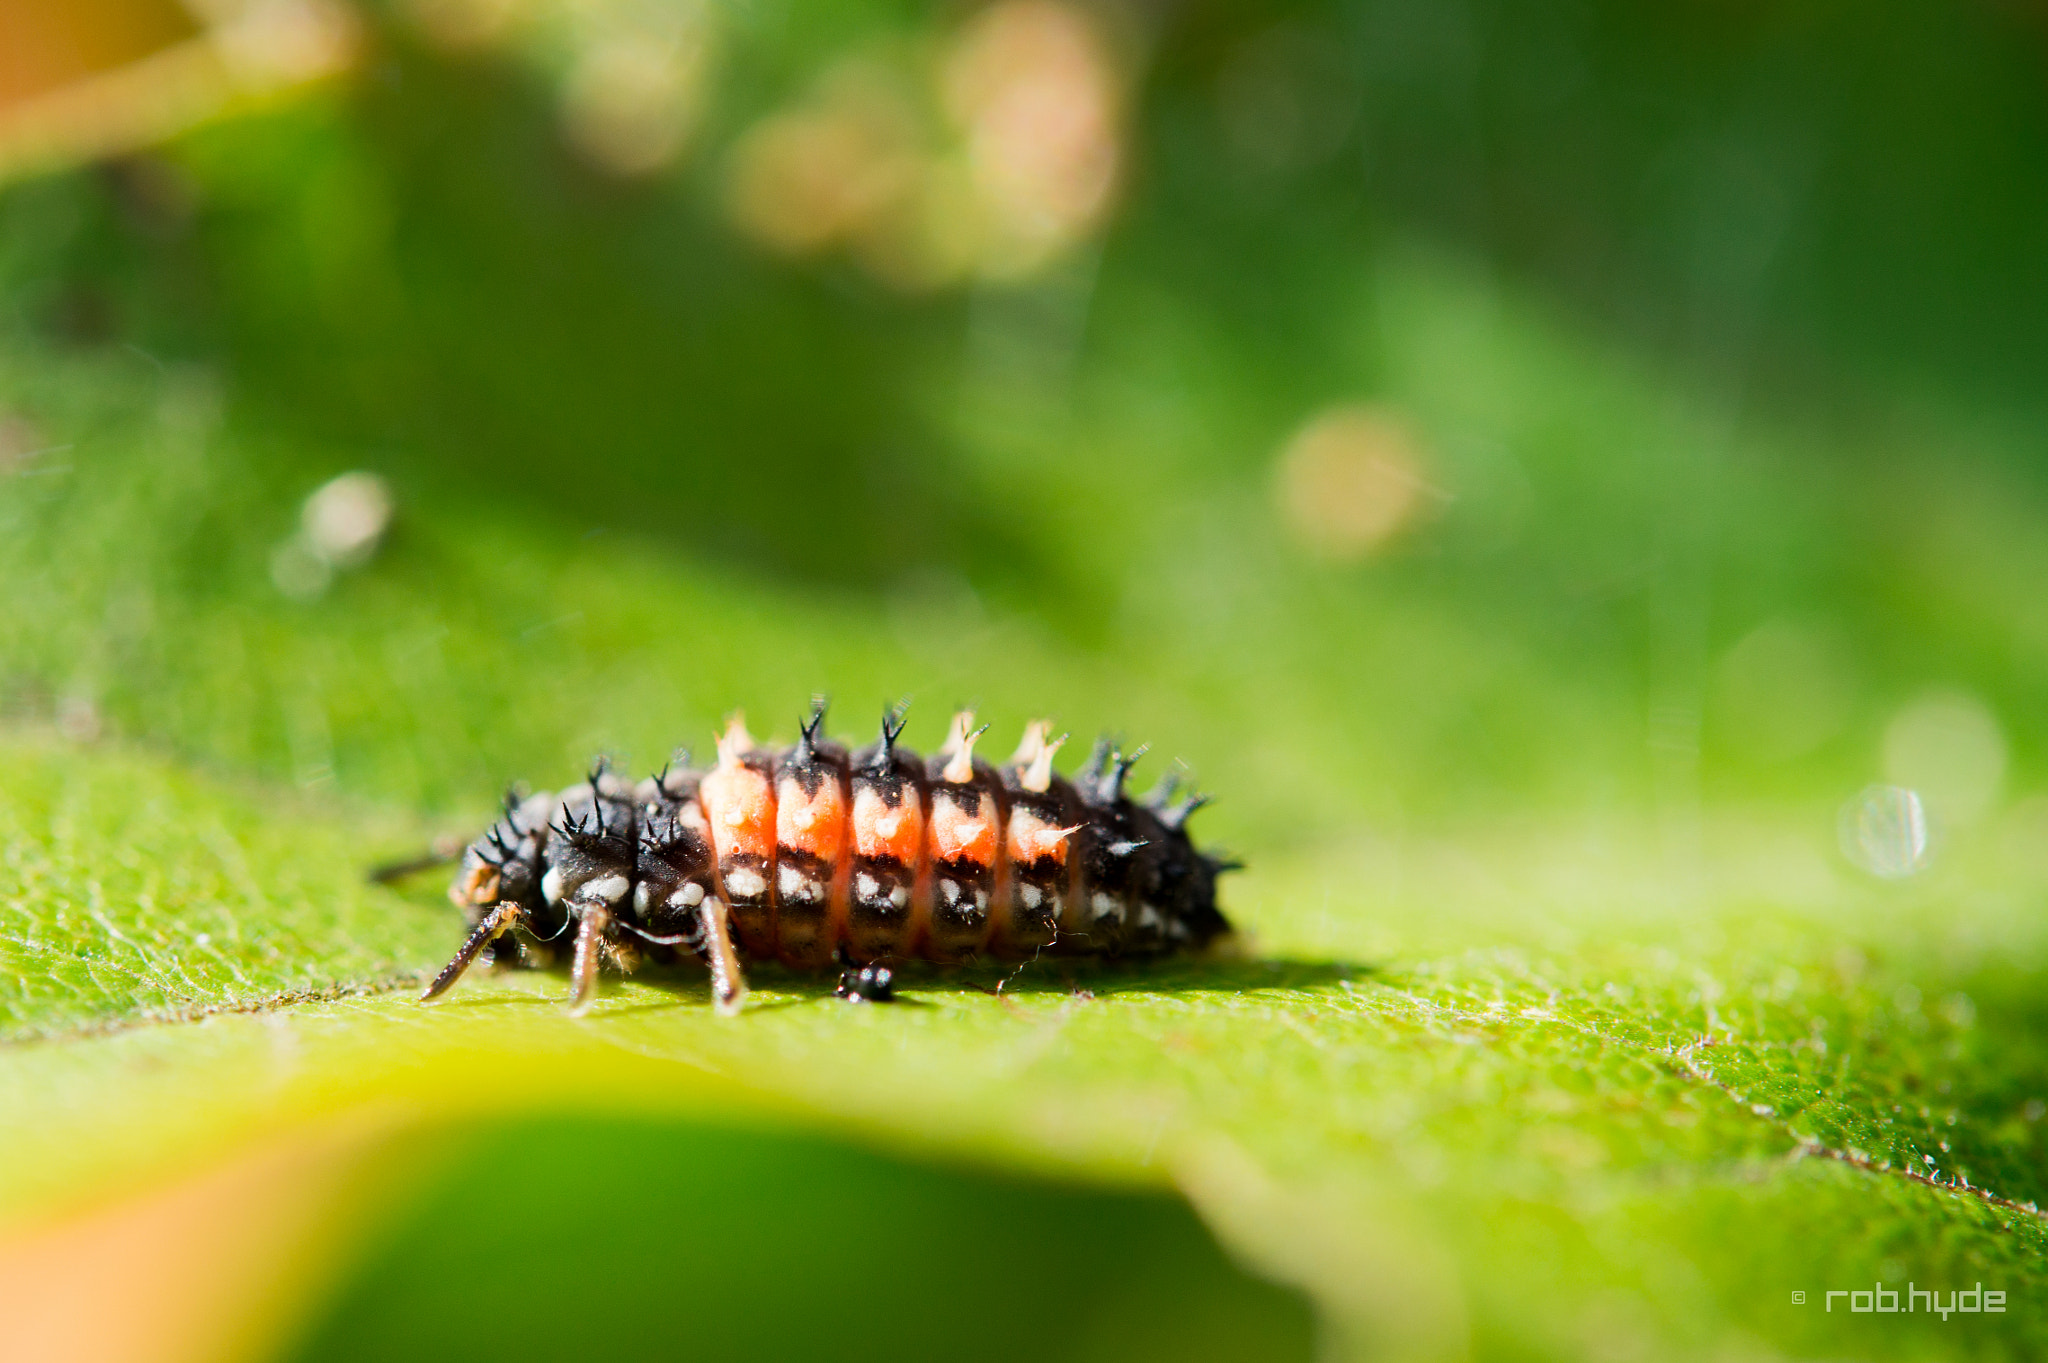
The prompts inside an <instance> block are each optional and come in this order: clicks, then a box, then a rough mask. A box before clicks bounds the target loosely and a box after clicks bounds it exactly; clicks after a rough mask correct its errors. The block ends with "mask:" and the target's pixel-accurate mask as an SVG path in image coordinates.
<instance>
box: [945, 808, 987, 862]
mask: <svg viewBox="0 0 2048 1363" xmlns="http://www.w3.org/2000/svg"><path fill="white" fill-rule="evenodd" d="M984 804H985V805H991V806H992V805H993V801H987V802H984ZM931 845H932V858H933V860H935V861H968V862H973V863H974V864H975V865H977V866H987V867H994V865H995V864H996V812H995V810H994V809H993V808H992V807H991V808H983V809H980V810H977V811H976V812H974V813H972V814H970V813H968V812H966V811H965V810H963V809H961V808H960V806H959V805H957V804H955V803H953V801H952V800H950V799H940V800H936V801H934V802H933V808H932V821H931Z"/></svg>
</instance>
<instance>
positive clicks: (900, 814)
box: [853, 790, 924, 866]
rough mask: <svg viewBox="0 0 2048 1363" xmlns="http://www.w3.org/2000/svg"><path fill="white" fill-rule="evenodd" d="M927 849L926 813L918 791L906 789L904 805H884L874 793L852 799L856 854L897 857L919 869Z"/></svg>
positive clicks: (861, 792)
mask: <svg viewBox="0 0 2048 1363" xmlns="http://www.w3.org/2000/svg"><path fill="white" fill-rule="evenodd" d="M923 850H924V811H923V810H922V809H921V808H919V806H918V798H917V792H916V791H914V790H906V791H905V792H904V793H903V802H902V803H901V804H897V805H890V804H887V803H884V801H883V800H882V797H881V796H879V795H877V794H875V792H873V791H871V790H863V791H860V792H858V793H857V794H855V796H854V797H853V852H854V855H855V856H860V857H894V858H896V860H898V861H900V862H902V863H903V864H904V865H905V866H916V865H917V864H918V862H919V861H921V860H922V857H921V856H920V855H919V854H920V853H921V852H923Z"/></svg>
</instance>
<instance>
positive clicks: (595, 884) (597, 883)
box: [580, 876, 633, 904]
mask: <svg viewBox="0 0 2048 1363" xmlns="http://www.w3.org/2000/svg"><path fill="white" fill-rule="evenodd" d="M632 888H633V882H632V881H630V880H628V879H626V878H625V877H624V876H603V877H600V878H599V879H597V880H592V881H588V882H586V883H585V884H584V886H583V889H582V891H581V892H580V893H581V894H582V895H583V896H584V897H585V898H595V899H602V900H603V901H604V902H605V903H607V904H616V903H618V902H619V901H620V900H621V899H624V898H625V897H626V891H628V890H630V889H632Z"/></svg>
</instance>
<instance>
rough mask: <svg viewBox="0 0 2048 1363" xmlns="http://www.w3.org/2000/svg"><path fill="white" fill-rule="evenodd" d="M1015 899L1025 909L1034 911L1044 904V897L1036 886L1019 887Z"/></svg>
mask: <svg viewBox="0 0 2048 1363" xmlns="http://www.w3.org/2000/svg"><path fill="white" fill-rule="evenodd" d="M1017 899H1018V901H1019V902H1020V903H1022V904H1023V905H1024V907H1025V908H1027V909H1035V908H1037V907H1038V906H1039V905H1040V904H1043V903H1044V902H1045V895H1044V893H1043V892H1041V891H1040V890H1039V888H1038V887H1037V886H1036V885H1019V886H1018V887H1017Z"/></svg>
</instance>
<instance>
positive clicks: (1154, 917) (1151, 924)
mask: <svg viewBox="0 0 2048 1363" xmlns="http://www.w3.org/2000/svg"><path fill="white" fill-rule="evenodd" d="M1138 926H1139V927H1141V928H1159V927H1164V926H1166V920H1165V919H1164V918H1161V917H1160V916H1159V910H1157V909H1155V908H1153V907H1152V906H1151V905H1150V904H1140V905H1139V906H1138Z"/></svg>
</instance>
